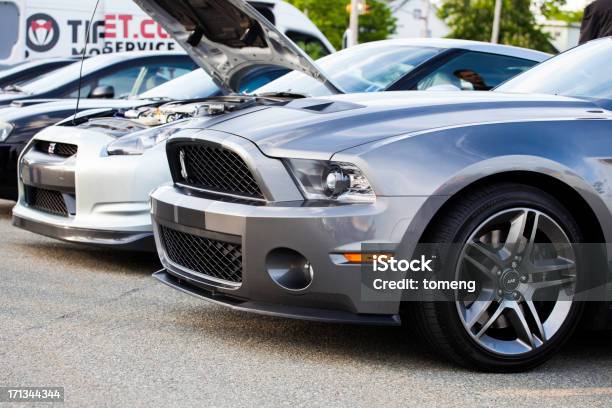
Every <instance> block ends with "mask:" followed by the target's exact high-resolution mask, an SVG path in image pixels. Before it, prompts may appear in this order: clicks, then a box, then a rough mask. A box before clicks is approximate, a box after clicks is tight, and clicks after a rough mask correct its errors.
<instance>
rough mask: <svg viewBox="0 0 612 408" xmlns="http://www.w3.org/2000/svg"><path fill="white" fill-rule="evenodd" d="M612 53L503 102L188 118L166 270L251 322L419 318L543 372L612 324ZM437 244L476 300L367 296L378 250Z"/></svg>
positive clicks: (476, 350)
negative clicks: (597, 324) (605, 321)
mask: <svg viewBox="0 0 612 408" xmlns="http://www.w3.org/2000/svg"><path fill="white" fill-rule="evenodd" d="M611 59H612V38H605V39H601V40H598V41H594V42H591V43H588V44H586V45H583V46H581V47H578V48H575V49H573V50H571V51H568V52H566V53H564V54H562V55H560V56H557V57H555V58H553V59H551V60H549V61H546V62H544V63H542V64H540V65H539V66H537V67H535V68H533V69H531V70H530V71H527V72H525V73H523V74H521V75H519V76H517V77H515V78H514V79H512V80H510V81H509V82H507V83H506V84H504V85H502V86H501V87H499V88H498V89H497V90H496V91H494V92H481V93H476V92H468V93H466V92H463V93H460V92H440V93H435V92H429V93H427V92H405V93H404V92H398V93H391V92H386V93H377V94H354V95H341V96H327V97H320V98H316V99H300V100H295V101H292V102H289V103H286V104H283V105H277V106H254V107H252V108H248V109H245V110H243V111H241V113H240V115H237V117H233V118H231V119H228V120H225V121H223V122H220V123H210V122H208V123H206V122H199V121H198V120H192V121H188V122H185V123H183V124H182V125H181V126H180V127H177V130H176V132H175V133H174V135H173V136H172V137H171V138H170V139H169V140H168V142H167V146H166V149H167V156H168V161H169V165H170V169H171V173H172V176H173V180H174V183H173V185H165V186H161V187H160V188H158V189H156V190H155V191H154V192H153V193H152V213H153V219H154V230H155V238H156V242H157V246H158V251H159V254H160V257H161V260H162V263H163V265H164V267H165V269H164V270H163V271H160V272H158V273H156V274H155V276H156V277H157V278H158V279H159V280H161V281H162V282H164V283H165V284H167V285H169V286H172V287H174V288H176V289H179V290H181V291H184V292H187V293H190V294H193V295H196V296H198V297H201V298H203V299H206V300H210V301H212V302H216V303H218V304H222V305H226V306H229V307H232V308H235V309H238V310H246V311H251V312H256V313H262V314H268V315H275V316H286V317H294V318H303V319H314V320H322V321H341V322H357V323H372V324H399V322H400V319H401V320H403V322H404V323H405V324H407V325H415V326H416V327H418V328H419V330H420V332H421V334H422V335H423V336H424V338H425V339H427V341H428V343H430V344H431V345H432V346H434V348H435V349H436V350H438V351H439V352H441V353H443V354H444V355H446V356H447V357H449V358H451V359H453V360H454V361H456V362H458V363H460V364H463V365H466V366H470V367H475V368H478V369H481V370H490V371H517V370H524V369H529V368H531V367H534V366H535V365H537V364H540V363H542V362H543V361H545V360H546V359H548V358H549V357H550V356H551V355H552V354H553V353H554V352H555V351H557V350H558V349H559V347H561V345H562V344H563V342H564V341H565V340H566V339H567V338H568V336H570V334H571V333H572V331H573V330H574V328H575V327H576V326H577V325H578V323H579V322H580V321H581V318H582V317H583V316H584V317H588V318H590V319H591V320H592V319H593V318H594V317H595V316H599V317H601V316H602V313H604V312H606V311H607V307H608V305H607V303H604V302H603V301H604V300H605V299H606V298H605V296H604V297H597V298H596V299H595V298H590V300H596V301H593V302H585V301H583V300H584V299H583V297H582V289H587V288H588V289H591V288H595V285H593V284H591V283H590V282H599V283H601V282H603V283H605V282H607V280H608V278H609V271H608V269H607V267H606V265H607V261H608V260H609V259H610V256H611V255H612V253H610V252H607V251H609V248H605V247H604V249H603V250H601V251H594V252H593V254H595V255H593V254H591V255H590V256H584V255H583V253H582V251H580V250H579V248H578V245H580V244H581V243H593V244H595V243H599V244H603V243H606V242H610V240H611V239H612V214H611V213H610V210H611V209H612V199H611V198H610V197H611V195H612V191H611V186H610V183H609V180H610V177H612V167H611V166H610V163H612V143H611V140H612V139H611V138H612V112H611V111H610V110H609V109H610V108H611V104H612V71H610V70H607V71H606V70H601V68H600V67H602V66H605V65H606V64H607V63H608V62H609V61H610V60H611ZM527 92H528V93H529V94H526V93H527ZM419 243H425V244H428V245H432V246H433V248H432V250H435V254H442V255H443V257H440V258H439V259H438V261H439V262H440V263H441V264H443V268H442V269H440V270H438V271H436V273H437V274H438V275H436V276H437V277H439V278H442V279H439V280H438V281H439V282H444V281H445V280H444V279H446V282H450V281H454V280H456V282H457V283H461V281H463V280H464V277H469V278H470V279H469V281H470V282H472V281H474V282H477V283H478V284H477V286H475V287H474V290H473V291H471V293H460V292H459V291H451V295H453V297H451V299H450V300H447V301H444V300H442V299H434V297H433V295H432V294H427V293H426V294H423V296H421V297H419V298H418V300H420V301H410V300H408V301H405V302H400V300H403V299H405V298H404V297H403V294H402V295H401V296H402V297H399V298H395V300H393V299H391V300H390V297H389V298H388V297H383V296H381V297H380V298H379V300H377V298H376V296H370V291H368V290H364V287H365V286H367V285H368V284H369V282H368V281H367V280H366V279H364V276H366V275H367V274H365V271H364V265H366V267H367V265H369V264H370V258H369V257H368V255H372V253H371V252H368V250H367V247H368V245H374V246H376V245H381V246H382V247H384V253H387V252H391V253H392V254H393V255H394V257H395V258H396V259H402V260H412V261H414V260H421V259H425V258H422V256H424V255H423V254H422V253H420V252H419V251H418V250H417V248H418V244H419ZM447 244H448V245H447ZM382 247H381V248H382ZM428 253H430V252H425V253H424V254H428ZM432 259H433V258H432ZM411 265H412V263H411ZM414 265H415V266H418V265H416V264H414ZM421 265H425V262H423V263H422V264H421ZM602 265H603V266H602ZM427 266H429V264H427ZM366 270H367V268H366ZM586 282H589V283H586ZM449 287H450V286H449ZM368 289H373V287H371V286H370V287H368ZM374 289H377V288H374ZM579 295H580V296H579ZM587 308H588V310H589V313H583V311H584V310H585V309H587ZM599 312H601V313H599ZM598 313H599V314H598Z"/></svg>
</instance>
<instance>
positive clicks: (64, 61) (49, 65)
mask: <svg viewBox="0 0 612 408" xmlns="http://www.w3.org/2000/svg"><path fill="white" fill-rule="evenodd" d="M76 61H78V58H76V57H68V58H60V57H57V58H43V59H37V60H32V61H25V62H23V63H21V64H16V65H13V66H10V67H7V68H6V69H4V70H2V71H0V89H4V88H6V87H10V86H11V85H20V84H22V83H23V82H26V81H31V80H36V79H37V78H38V77H41V76H43V75H46V74H48V73H50V72H53V71H55V70H56V69H59V68H62V67H65V66H66V65H70V64H73V63H75V62H76Z"/></svg>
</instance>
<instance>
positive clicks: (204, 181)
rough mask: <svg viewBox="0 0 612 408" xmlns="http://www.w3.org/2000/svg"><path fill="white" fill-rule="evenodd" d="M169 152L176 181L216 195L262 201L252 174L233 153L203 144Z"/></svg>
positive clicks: (183, 145) (177, 148) (178, 148)
mask: <svg viewBox="0 0 612 408" xmlns="http://www.w3.org/2000/svg"><path fill="white" fill-rule="evenodd" d="M170 151H171V152H172V153H170V154H171V159H170V160H171V161H173V162H174V166H173V167H174V169H176V171H175V181H177V182H179V183H181V184H185V185H187V186H189V187H195V188H201V189H204V190H209V191H214V192H219V193H226V194H232V195H237V196H243V197H249V198H256V199H263V198H264V195H263V193H262V192H261V189H260V188H259V185H258V184H257V181H256V180H255V178H254V177H253V173H252V172H251V170H250V169H249V168H248V166H247V165H246V163H245V162H244V160H242V158H241V157H240V156H239V155H238V154H236V153H235V152H233V151H231V150H228V149H225V148H223V147H221V146H218V145H213V144H205V143H197V144H196V143H194V144H181V145H179V146H176V147H174V148H172V149H171V150H170Z"/></svg>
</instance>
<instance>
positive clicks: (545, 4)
mask: <svg viewBox="0 0 612 408" xmlns="http://www.w3.org/2000/svg"><path fill="white" fill-rule="evenodd" d="M566 4H567V0H543V1H542V3H541V4H540V12H541V13H542V15H543V16H544V17H546V18H547V19H549V20H558V21H565V22H568V23H580V22H582V17H583V16H584V10H576V11H566V10H562V9H561V7H563V6H565V5H566Z"/></svg>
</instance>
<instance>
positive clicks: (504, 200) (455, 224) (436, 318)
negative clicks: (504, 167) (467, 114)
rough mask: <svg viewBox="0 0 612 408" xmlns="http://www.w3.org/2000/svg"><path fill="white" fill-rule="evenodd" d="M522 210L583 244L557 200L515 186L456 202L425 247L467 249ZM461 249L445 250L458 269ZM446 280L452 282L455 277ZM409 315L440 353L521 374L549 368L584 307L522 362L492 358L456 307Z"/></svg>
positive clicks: (413, 306) (424, 306) (436, 304)
mask: <svg viewBox="0 0 612 408" xmlns="http://www.w3.org/2000/svg"><path fill="white" fill-rule="evenodd" d="M517 207H525V208H532V209H535V210H538V211H541V212H543V213H545V214H547V215H548V216H550V217H551V218H552V219H554V220H555V221H556V222H557V223H558V225H559V226H560V227H561V228H562V229H563V230H564V232H565V233H566V235H567V237H568V238H569V239H570V240H571V242H573V243H579V242H584V240H583V235H582V233H581V231H580V228H579V226H578V224H577V223H576V221H575V220H574V218H573V217H572V215H571V214H570V213H569V211H568V210H567V209H566V208H565V207H564V206H563V205H562V204H561V203H560V202H559V201H558V200H557V199H555V198H554V197H553V196H551V195H550V194H547V193H546V192H544V191H541V190H539V189H537V188H534V187H530V186H527V185H522V184H513V183H503V184H497V185H491V186H487V187H483V188H479V189H477V190H473V191H470V192H469V193H468V194H464V195H462V196H461V197H460V198H458V199H456V200H454V201H453V202H452V203H451V204H450V206H449V207H448V208H446V209H445V210H444V213H443V214H442V215H441V216H439V217H437V218H436V219H435V220H434V224H433V225H432V227H431V228H429V229H428V231H427V232H426V234H425V236H424V238H423V239H422V242H423V243H427V244H433V243H462V244H463V243H465V242H466V240H468V238H469V237H470V235H471V234H472V233H473V231H474V230H475V229H476V228H477V227H478V226H479V225H480V224H481V223H483V222H484V221H485V220H487V219H489V217H491V216H493V215H495V214H497V213H499V212H501V211H504V210H508V209H511V208H517ZM434 246H435V245H434ZM459 247H460V246H459V245H451V246H449V245H445V246H444V248H445V250H446V251H447V252H446V253H444V256H445V257H446V258H445V259H447V260H448V262H451V263H452V265H456V264H457V262H458V260H459V256H460V252H461V251H460V250H459V249H458V248H459ZM449 248H450V249H449ZM576 261H577V262H576V265H577V267H576V269H577V279H580V276H581V273H580V270H581V269H582V270H584V265H583V262H582V260H581V259H579V258H577V259H576ZM453 272H454V270H453ZM447 278H448V279H451V280H452V279H453V278H454V277H451V276H448V277H447ZM404 310H405V311H406V312H407V316H406V320H408V324H416V327H417V329H418V331H419V332H420V334H421V336H422V339H423V340H424V341H425V343H426V344H428V345H430V346H431V347H432V348H433V351H435V352H436V353H439V354H441V355H442V356H444V357H446V358H449V359H451V360H453V361H454V362H456V363H458V364H460V365H462V366H464V367H467V368H470V369H476V370H479V371H485V372H520V371H526V370H530V369H533V368H534V367H536V366H538V365H540V364H542V363H544V362H545V361H547V360H548V359H550V358H551V357H552V356H553V355H554V354H555V353H556V352H557V351H558V350H559V349H560V348H561V347H562V346H563V344H564V343H565V342H566V341H567V340H568V339H569V338H570V336H571V334H572V333H573V331H574V329H575V328H576V326H577V324H578V322H579V320H580V317H581V315H582V310H583V304H582V303H579V302H576V301H574V302H573V305H572V307H571V309H570V312H569V313H568V315H567V317H566V319H565V321H564V323H563V324H562V326H561V328H560V329H559V330H558V331H557V333H556V334H555V335H554V336H553V337H552V338H551V339H549V340H548V341H547V343H545V344H544V345H542V346H541V347H539V348H536V349H534V350H532V351H531V352H528V353H523V354H520V355H518V356H502V355H499V354H495V353H492V352H490V351H489V350H487V349H485V348H484V347H482V346H481V345H479V344H478V343H477V342H476V341H474V340H473V338H472V337H471V336H470V335H469V334H468V333H467V330H466V329H465V328H464V326H463V324H462V322H461V319H460V317H459V314H458V312H457V307H456V304H455V302H450V301H449V302H444V301H423V302H409V303H407V304H406V305H404Z"/></svg>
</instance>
